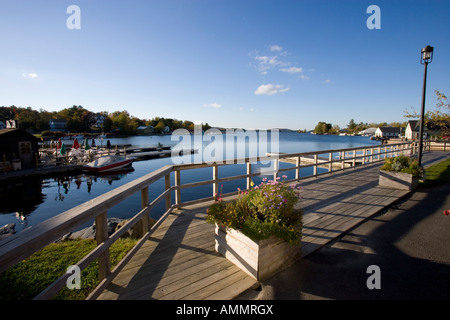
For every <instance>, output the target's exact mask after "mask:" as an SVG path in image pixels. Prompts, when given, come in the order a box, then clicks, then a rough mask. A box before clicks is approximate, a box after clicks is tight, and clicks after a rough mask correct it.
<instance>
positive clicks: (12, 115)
mask: <svg viewBox="0 0 450 320" xmlns="http://www.w3.org/2000/svg"><path fill="white" fill-rule="evenodd" d="M51 119H64V120H66V129H67V131H69V132H72V133H102V132H104V133H111V132H112V133H119V134H123V135H131V134H136V133H137V128H138V127H140V126H153V128H154V132H155V133H161V132H163V131H164V129H165V128H166V126H167V127H169V129H170V131H173V130H176V129H187V130H194V123H193V122H192V121H189V120H177V119H170V118H163V117H154V118H152V119H139V118H137V117H135V116H133V115H130V113H129V112H128V111H126V110H124V111H114V112H111V113H110V112H107V111H102V112H92V111H90V110H88V109H86V108H84V107H83V106H76V105H74V106H72V107H69V108H65V109H63V110H60V111H46V110H43V109H39V110H33V109H31V107H28V108H23V107H16V106H14V105H13V106H9V107H5V106H1V107H0V121H3V122H5V121H6V120H16V121H18V123H19V127H20V128H21V129H24V130H29V131H32V132H43V131H46V130H49V129H50V125H49V122H50V120H51ZM208 128H210V126H209V125H208V124H207V123H205V124H203V129H205V130H207V129H208Z"/></svg>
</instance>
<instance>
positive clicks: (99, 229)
mask: <svg viewBox="0 0 450 320" xmlns="http://www.w3.org/2000/svg"><path fill="white" fill-rule="evenodd" d="M106 238H108V217H107V212H106V211H105V212H103V213H101V214H99V215H98V216H96V217H95V239H96V240H97V245H99V244H101V243H102V242H103V241H105V239H106ZM110 273H111V262H110V260H109V248H108V249H107V250H106V251H105V252H104V253H102V254H101V255H100V256H99V257H98V280H99V281H102V280H103V279H105V278H106V277H107V276H108V275H109V274H110Z"/></svg>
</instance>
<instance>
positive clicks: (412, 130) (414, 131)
mask: <svg viewBox="0 0 450 320" xmlns="http://www.w3.org/2000/svg"><path fill="white" fill-rule="evenodd" d="M419 126H420V122H419V120H409V121H408V125H407V126H406V130H405V138H406V139H408V140H413V139H418V138H419V133H420V130H419V129H420V128H419Z"/></svg>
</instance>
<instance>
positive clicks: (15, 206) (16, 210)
mask: <svg viewBox="0 0 450 320" xmlns="http://www.w3.org/2000/svg"><path fill="white" fill-rule="evenodd" d="M45 197H46V196H45V194H43V193H42V179H24V180H20V181H19V180H18V181H8V182H7V183H6V182H3V183H1V184H0V203H1V206H0V214H11V213H13V214H14V215H15V217H16V218H17V219H19V220H20V221H25V222H24V223H25V224H26V220H27V216H28V215H29V214H30V213H32V212H33V211H34V210H36V208H37V207H38V206H39V205H40V204H41V203H43V202H44V199H45Z"/></svg>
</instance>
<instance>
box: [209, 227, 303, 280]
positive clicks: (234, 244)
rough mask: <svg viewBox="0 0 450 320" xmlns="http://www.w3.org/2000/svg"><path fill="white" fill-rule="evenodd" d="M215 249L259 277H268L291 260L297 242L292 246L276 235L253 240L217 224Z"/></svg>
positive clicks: (295, 254)
mask: <svg viewBox="0 0 450 320" xmlns="http://www.w3.org/2000/svg"><path fill="white" fill-rule="evenodd" d="M215 233H216V240H215V242H216V245H215V247H216V251H217V252H219V253H220V254H222V255H223V256H225V257H226V258H227V259H228V260H230V261H231V262H233V263H234V264H235V265H237V266H238V267H239V268H241V269H242V270H243V271H245V272H246V273H247V274H249V275H250V276H251V277H253V278H254V279H256V280H258V281H262V280H265V279H268V278H270V277H271V276H273V275H274V274H276V273H277V272H278V271H280V270H281V269H284V268H286V267H288V266H290V265H291V264H292V263H294V262H295V261H296V260H297V259H298V258H299V257H300V255H301V250H300V246H291V245H290V244H289V243H288V242H286V241H284V240H282V239H279V238H277V237H271V238H269V239H265V240H259V241H254V240H252V239H250V238H248V237H247V236H246V235H244V234H243V233H242V232H240V231H239V230H235V229H230V228H224V227H221V226H218V225H217V224H216V231H215Z"/></svg>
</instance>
